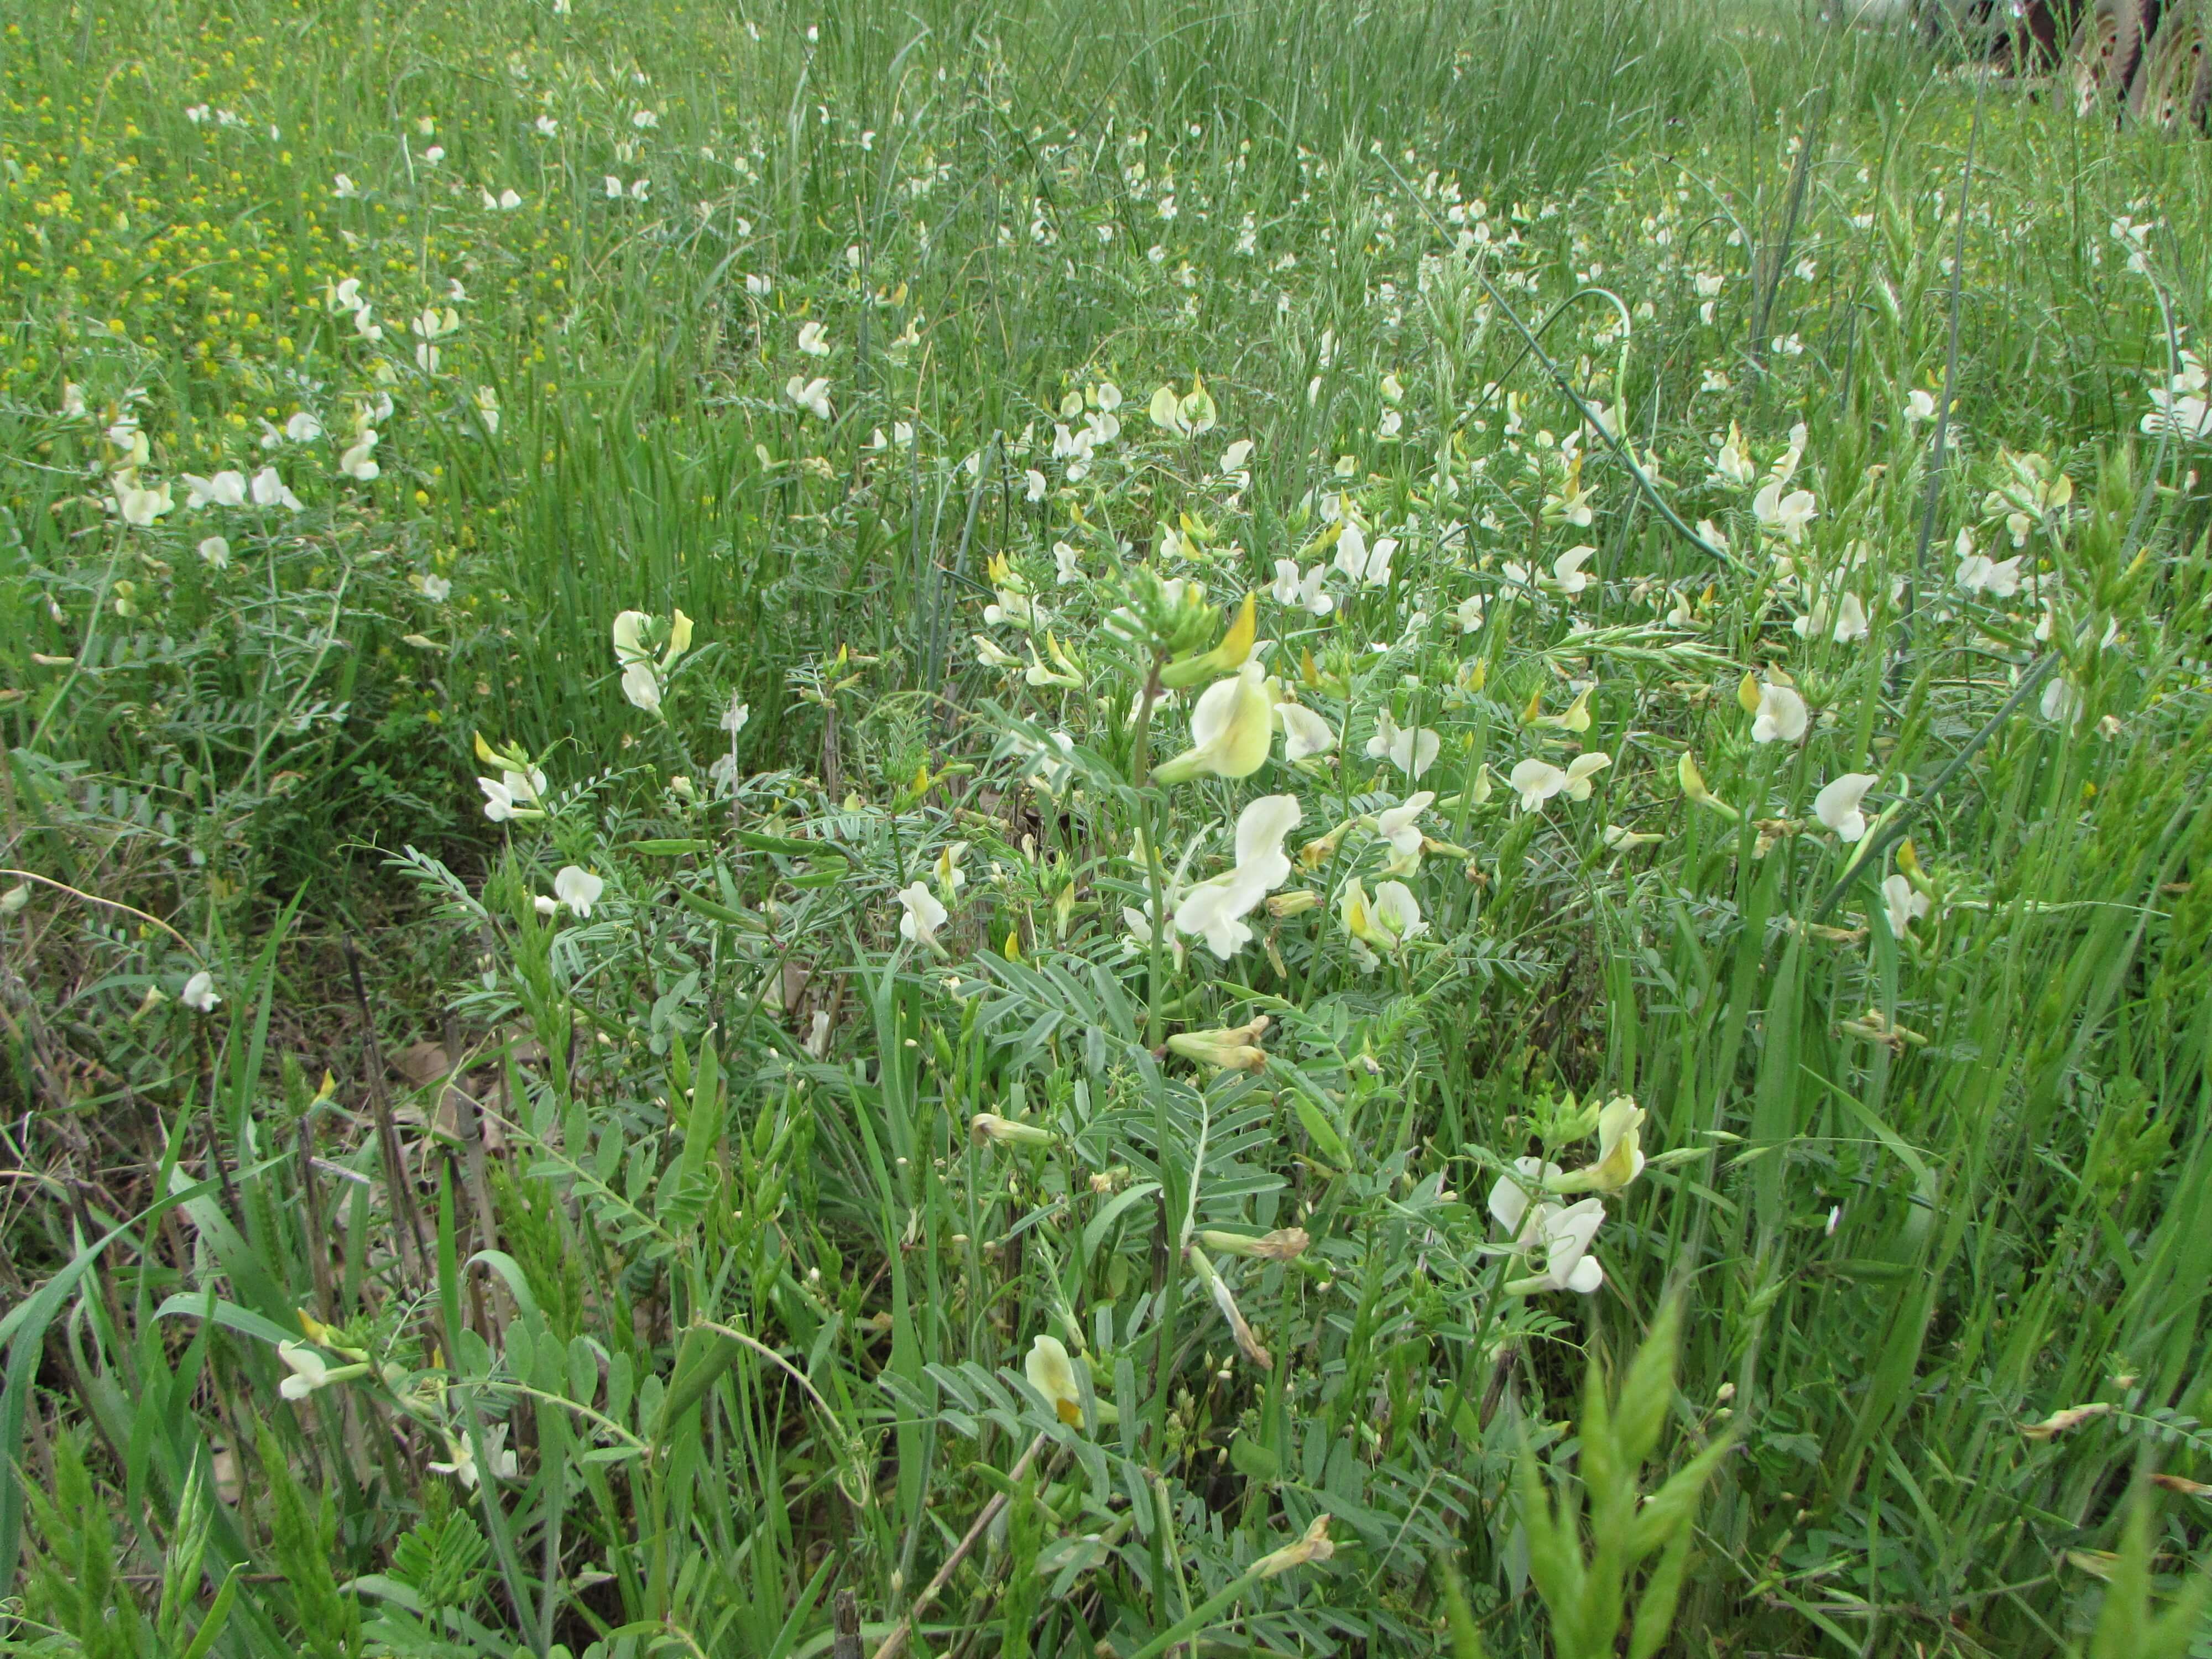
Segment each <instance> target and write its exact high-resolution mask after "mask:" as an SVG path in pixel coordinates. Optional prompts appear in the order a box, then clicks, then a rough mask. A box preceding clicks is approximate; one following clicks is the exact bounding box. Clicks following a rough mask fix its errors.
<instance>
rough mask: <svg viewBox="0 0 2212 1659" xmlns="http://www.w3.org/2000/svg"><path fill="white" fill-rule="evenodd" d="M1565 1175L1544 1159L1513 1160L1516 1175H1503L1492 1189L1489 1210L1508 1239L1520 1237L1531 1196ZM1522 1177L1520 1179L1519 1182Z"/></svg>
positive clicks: (1556, 1165)
mask: <svg viewBox="0 0 2212 1659" xmlns="http://www.w3.org/2000/svg"><path fill="white" fill-rule="evenodd" d="M1561 1173H1562V1171H1561V1170H1560V1168H1559V1165H1558V1164H1547V1163H1546V1162H1544V1161H1543V1160H1542V1159H1541V1158H1515V1159H1514V1160H1513V1175H1510V1176H1498V1180H1497V1182H1496V1183H1495V1184H1494V1185H1493V1186H1492V1188H1491V1189H1490V1200H1489V1209H1490V1217H1491V1219H1492V1220H1493V1221H1495V1222H1496V1223H1497V1224H1498V1226H1499V1228H1500V1229H1501V1230H1502V1231H1504V1234H1505V1236H1506V1237H1508V1238H1518V1237H1520V1235H1521V1231H1522V1226H1521V1224H1522V1222H1523V1221H1525V1220H1526V1219H1528V1194H1529V1192H1530V1190H1531V1189H1537V1190H1541V1188H1543V1186H1544V1184H1545V1182H1549V1181H1553V1180H1556V1179H1557V1178H1558V1177H1559V1175H1560V1174H1561ZM1515 1176H1518V1177H1519V1179H1517V1180H1516V1179H1515Z"/></svg>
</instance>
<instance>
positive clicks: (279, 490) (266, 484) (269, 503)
mask: <svg viewBox="0 0 2212 1659" xmlns="http://www.w3.org/2000/svg"><path fill="white" fill-rule="evenodd" d="M252 495H253V504H254V506H256V507H283V509H284V510H285V511H286V512H288V513H297V512H298V511H299V510H300V498H299V497H298V496H297V495H294V494H293V493H292V492H291V491H290V490H289V489H286V488H285V487H284V481H283V479H282V478H280V477H277V476H276V468H275V467H273V466H264V467H263V468H262V469H261V471H258V472H257V473H255V474H254V475H253V483H252Z"/></svg>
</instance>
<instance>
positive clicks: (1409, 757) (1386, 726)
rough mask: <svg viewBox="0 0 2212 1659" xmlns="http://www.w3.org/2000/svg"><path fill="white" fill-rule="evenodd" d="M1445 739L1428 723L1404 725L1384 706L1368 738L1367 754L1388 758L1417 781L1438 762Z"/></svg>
mask: <svg viewBox="0 0 2212 1659" xmlns="http://www.w3.org/2000/svg"><path fill="white" fill-rule="evenodd" d="M1442 749H1443V738H1440V737H1438V736H1437V733H1436V732H1432V731H1431V730H1430V729H1429V728H1428V727H1427V726H1408V727H1402V728H1401V726H1399V724H1398V722H1397V721H1396V720H1393V719H1392V718H1391V717H1390V711H1389V709H1387V708H1386V709H1384V710H1383V712H1382V713H1381V714H1378V715H1376V719H1375V735H1374V736H1373V737H1371V738H1368V739H1367V754H1368V757H1369V758H1370V759H1372V760H1383V759H1388V760H1389V763H1391V764H1392V765H1393V766H1395V767H1396V768H1397V769H1399V770H1400V771H1401V772H1403V773H1404V774H1405V775H1407V777H1409V778H1413V779H1416V780H1418V779H1419V777H1420V775H1421V774H1422V773H1424V772H1425V771H1427V770H1428V769H1429V768H1431V766H1433V765H1435V764H1436V760H1437V753H1438V752H1439V751H1440V750H1442Z"/></svg>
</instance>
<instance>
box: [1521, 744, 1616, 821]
mask: <svg viewBox="0 0 2212 1659" xmlns="http://www.w3.org/2000/svg"><path fill="white" fill-rule="evenodd" d="M1612 764H1613V757H1612V756H1610V755H1607V754H1604V753H1593V754H1588V755H1577V756H1576V757H1574V759H1572V760H1571V761H1569V762H1568V763H1567V764H1566V765H1565V768H1564V769H1562V768H1560V767H1557V766H1554V765H1553V764H1552V763H1550V762H1549V761H1541V760H1537V759H1535V758H1534V757H1530V758H1529V759H1528V760H1524V761H1522V762H1520V763H1517V764H1516V766H1515V767H1514V769H1512V771H1510V773H1508V774H1507V775H1506V777H1505V781H1506V782H1508V783H1510V784H1511V785H1512V786H1513V787H1514V788H1515V789H1516V790H1517V791H1519V793H1520V796H1521V810H1522V811H1524V812H1533V811H1535V810H1536V809H1537V808H1538V807H1540V806H1541V805H1543V804H1544V803H1545V802H1546V801H1547V800H1549V799H1552V797H1553V796H1554V795H1556V794H1559V793H1561V792H1562V791H1564V792H1565V794H1566V797H1567V799H1570V800H1588V799H1589V798H1590V788H1591V784H1590V780H1591V779H1592V778H1594V777H1595V776H1596V775H1598V774H1599V773H1601V772H1602V771H1604V770H1605V769H1606V768H1607V767H1608V766H1610V765H1612Z"/></svg>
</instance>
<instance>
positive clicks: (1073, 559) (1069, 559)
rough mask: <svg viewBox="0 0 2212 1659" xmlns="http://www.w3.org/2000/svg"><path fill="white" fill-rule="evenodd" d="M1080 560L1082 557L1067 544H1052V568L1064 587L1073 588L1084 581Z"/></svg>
mask: <svg viewBox="0 0 2212 1659" xmlns="http://www.w3.org/2000/svg"><path fill="white" fill-rule="evenodd" d="M1079 559H1080V556H1079V554H1078V553H1077V552H1076V550H1074V549H1073V547H1070V546H1069V545H1068V544H1066V542H1054V544H1052V568H1053V570H1054V574H1056V575H1057V576H1058V577H1059V579H1060V586H1062V587H1068V586H1073V584H1075V583H1077V582H1079V581H1081V580H1083V566H1082V564H1081V563H1080V562H1079Z"/></svg>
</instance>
